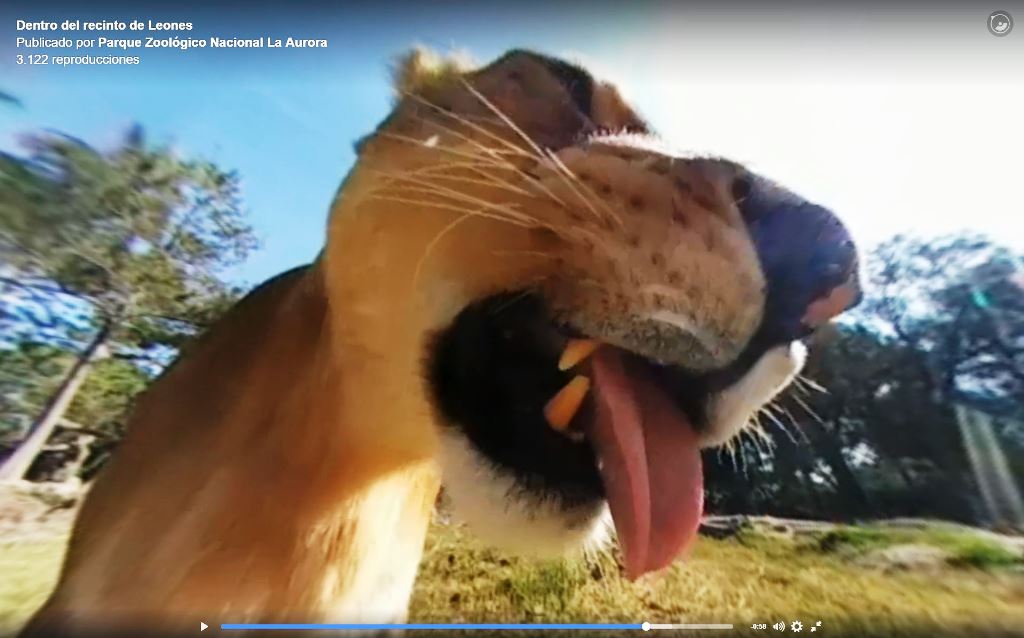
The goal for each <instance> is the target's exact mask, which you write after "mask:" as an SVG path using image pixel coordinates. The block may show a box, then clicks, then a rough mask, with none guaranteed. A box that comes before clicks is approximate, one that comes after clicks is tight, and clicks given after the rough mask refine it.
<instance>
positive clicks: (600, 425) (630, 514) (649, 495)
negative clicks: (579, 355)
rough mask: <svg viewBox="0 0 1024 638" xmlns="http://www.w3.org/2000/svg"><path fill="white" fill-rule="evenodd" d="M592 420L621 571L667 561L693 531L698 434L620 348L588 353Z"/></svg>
mask: <svg viewBox="0 0 1024 638" xmlns="http://www.w3.org/2000/svg"><path fill="white" fill-rule="evenodd" d="M590 363H591V370H592V371H593V381H594V390H595V393H594V401H595V419H594V423H593V426H592V430H591V432H590V439H591V441H592V442H593V445H594V448H595V450H596V452H597V456H598V458H599V459H600V470H601V478H602V479H603V480H604V486H605V493H606V494H607V497H608V504H609V506H610V508H611V512H612V518H613V519H614V520H615V529H616V531H617V532H618V537H619V544H620V546H621V548H622V554H623V557H624V559H625V563H626V575H627V576H628V577H629V578H630V579H635V578H638V577H640V576H642V575H643V574H645V573H647V572H651V571H655V570H658V569H661V568H662V567H665V566H667V565H668V564H669V563H671V562H672V560H673V559H674V558H675V557H676V556H678V555H679V554H680V553H681V552H682V551H683V550H684V549H686V548H687V547H688V546H689V544H690V543H691V541H693V539H694V537H696V535H697V528H698V526H699V525H700V517H701V513H702V511H703V508H704V478H703V474H702V471H701V462H700V446H699V444H698V440H697V434H696V432H694V430H693V428H692V427H691V425H690V423H689V422H688V420H687V419H686V418H685V416H683V414H682V413H681V412H680V411H679V409H678V408H677V407H676V406H675V405H674V404H673V403H672V401H671V399H670V398H669V397H668V396H666V395H665V393H664V392H662V391H661V390H660V389H659V388H658V387H657V386H656V385H655V384H654V383H653V382H652V381H651V379H650V375H649V373H647V371H646V370H644V369H643V368H642V367H640V366H637V365H631V364H630V363H629V362H628V361H626V360H625V359H624V358H623V357H622V353H621V351H619V350H617V349H615V348H612V347H603V348H600V349H598V351H597V352H595V353H594V355H593V356H592V357H591V362H590Z"/></svg>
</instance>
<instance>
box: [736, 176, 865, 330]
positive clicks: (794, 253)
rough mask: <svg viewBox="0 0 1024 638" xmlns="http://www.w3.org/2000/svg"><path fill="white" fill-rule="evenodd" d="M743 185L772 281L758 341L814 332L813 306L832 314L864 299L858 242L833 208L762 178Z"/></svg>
mask: <svg viewBox="0 0 1024 638" xmlns="http://www.w3.org/2000/svg"><path fill="white" fill-rule="evenodd" d="M743 190H744V191H745V192H744V196H743V197H742V198H739V199H738V201H737V204H738V206H739V208H740V211H741V213H742V214H743V217H744V219H745V220H746V222H747V227H748V229H749V231H750V235H751V238H752V240H753V242H754V246H755V248H756V250H757V255H758V258H759V259H760V262H761V268H762V270H763V271H764V274H765V278H766V280H767V285H768V291H767V298H766V304H765V313H764V319H763V322H762V325H761V328H760V330H759V331H758V335H757V336H756V337H755V340H756V341H758V342H759V343H758V345H759V346H761V347H771V346H773V345H778V344H780V343H786V342H788V341H792V340H794V339H798V338H801V337H804V336H806V335H807V334H809V333H810V331H811V330H812V329H813V328H814V327H816V326H815V325H812V324H810V323H809V322H808V319H807V317H808V313H809V310H813V311H817V309H819V308H821V307H823V306H825V307H827V308H828V312H827V313H825V314H827V316H829V317H831V316H834V315H837V314H839V313H840V312H843V311H845V310H848V309H849V308H852V307H854V306H856V305H857V304H858V303H860V301H861V298H862V297H863V294H862V291H861V288H860V281H859V272H858V258H857V248H856V246H855V245H854V243H853V240H852V239H851V237H850V234H849V232H848V231H847V230H846V228H845V227H844V226H843V224H842V223H841V222H840V221H839V219H838V218H837V217H836V216H835V215H834V214H832V212H831V211H829V210H828V209H826V208H823V207H822V206H818V205H817V204H812V203H810V202H808V201H806V200H804V199H802V198H800V197H798V196H796V195H794V194H793V193H791V192H789V191H787V190H785V189H783V188H781V187H779V186H777V185H776V184H774V183H772V182H770V181H768V180H766V179H763V178H756V177H755V178H748V185H747V186H746V187H744V189H743ZM812 304H814V305H812Z"/></svg>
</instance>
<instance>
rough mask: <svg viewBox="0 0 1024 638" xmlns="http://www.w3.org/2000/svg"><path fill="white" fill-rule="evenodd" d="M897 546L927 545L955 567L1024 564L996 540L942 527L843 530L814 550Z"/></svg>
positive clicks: (818, 541)
mask: <svg viewBox="0 0 1024 638" xmlns="http://www.w3.org/2000/svg"><path fill="white" fill-rule="evenodd" d="M897 545H926V546H929V547H935V548H937V549H941V550H944V551H945V552H947V553H948V554H949V558H948V559H947V562H949V563H950V564H951V565H954V566H963V567H976V568H979V569H997V568H1002V567H1011V566H1014V565H1024V557H1022V556H1021V555H1020V554H1019V553H1014V552H1013V551H1011V550H1010V549H1008V548H1007V547H1005V546H1003V545H1002V544H1000V543H997V542H996V541H993V540H989V539H987V538H984V537H981V536H978V535H977V534H975V533H970V532H965V531H963V530H960V529H955V528H950V527H947V526H943V525H941V524H940V525H935V526H929V527H924V528H920V529H890V528H885V527H882V526H871V525H868V526H860V527H852V526H851V527H840V528H837V529H835V530H832V531H830V532H825V533H823V534H820V535H817V536H815V537H814V538H813V546H812V548H813V549H816V550H820V551H822V552H826V553H840V554H845V555H847V556H849V555H863V554H866V553H867V552H869V551H872V550H880V549H885V548H888V547H893V546H897Z"/></svg>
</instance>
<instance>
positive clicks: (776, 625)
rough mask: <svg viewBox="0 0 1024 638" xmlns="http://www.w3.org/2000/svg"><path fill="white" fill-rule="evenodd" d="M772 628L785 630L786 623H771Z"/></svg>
mask: <svg viewBox="0 0 1024 638" xmlns="http://www.w3.org/2000/svg"><path fill="white" fill-rule="evenodd" d="M772 629H774V630H775V631H786V623H784V622H782V621H779V622H777V623H775V624H774V625H772Z"/></svg>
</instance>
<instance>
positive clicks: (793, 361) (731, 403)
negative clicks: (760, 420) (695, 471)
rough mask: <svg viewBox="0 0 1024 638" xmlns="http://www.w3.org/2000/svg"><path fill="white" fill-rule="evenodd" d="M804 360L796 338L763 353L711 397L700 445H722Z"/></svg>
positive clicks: (781, 386)
mask: <svg viewBox="0 0 1024 638" xmlns="http://www.w3.org/2000/svg"><path fill="white" fill-rule="evenodd" d="M806 360H807V347H806V346H805V345H804V344H803V343H801V342H799V341H794V342H792V343H788V344H785V345H781V346H776V347H775V348H772V349H771V350H769V351H768V352H766V353H764V355H762V357H761V358H760V359H758V360H757V363H755V364H754V366H753V367H752V368H750V370H748V371H747V373H746V374H745V375H743V376H742V377H741V378H740V380H739V381H737V382H736V383H734V384H733V385H731V386H729V387H728V388H726V389H725V390H723V391H722V392H721V393H719V394H718V396H716V397H713V398H712V399H711V405H710V406H709V407H708V429H707V430H706V431H705V432H704V433H703V435H702V437H701V446H702V447H712V446H715V445H722V444H723V443H726V442H727V441H729V439H731V438H733V437H734V436H736V435H737V434H739V432H740V430H742V429H743V428H744V427H745V426H746V425H747V423H748V422H749V421H750V418H751V417H752V416H753V415H754V414H755V413H756V412H757V411H758V410H760V409H761V408H762V407H763V406H764V405H765V404H767V403H768V402H769V401H771V400H772V399H773V398H775V395H777V394H778V393H779V392H781V391H782V390H783V389H784V388H785V387H786V386H788V385H789V384H790V383H791V382H792V381H793V378H794V377H796V375H797V374H799V372H800V370H802V369H803V367H804V362H805V361H806Z"/></svg>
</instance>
